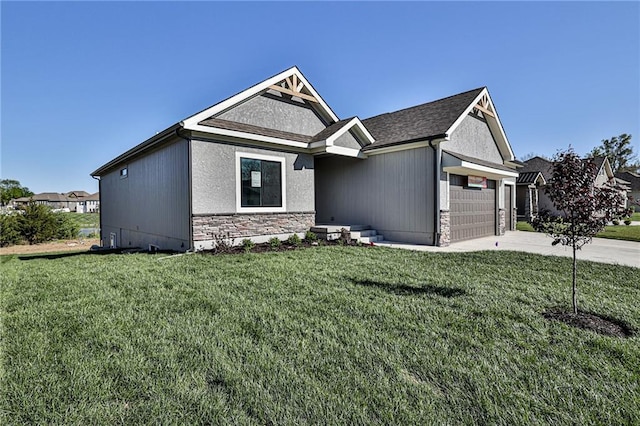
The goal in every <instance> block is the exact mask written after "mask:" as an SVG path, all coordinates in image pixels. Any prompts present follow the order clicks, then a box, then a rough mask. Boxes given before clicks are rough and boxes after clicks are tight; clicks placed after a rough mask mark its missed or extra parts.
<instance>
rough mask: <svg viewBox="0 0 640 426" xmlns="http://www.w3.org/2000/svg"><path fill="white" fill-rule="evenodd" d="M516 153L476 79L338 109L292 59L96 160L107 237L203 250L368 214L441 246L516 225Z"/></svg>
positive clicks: (410, 238) (380, 226)
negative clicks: (422, 98) (364, 111)
mask: <svg viewBox="0 0 640 426" xmlns="http://www.w3.org/2000/svg"><path fill="white" fill-rule="evenodd" d="M516 167H517V163H516V162H515V158H514V155H513V152H512V150H511V146H510V144H509V142H508V140H507V137H506V135H505V132H504V130H503V127H502V124H501V123H500V120H499V118H498V114H497V112H496V110H495V107H494V105H493V101H492V100H491V97H490V96H489V92H488V90H487V88H485V87H482V88H478V89H475V90H471V91H468V92H464V93H460V94H458V95H455V96H451V97H448V98H445V99H440V100H437V101H434V102H429V103H426V104H423V105H418V106H415V107H411V108H407V109H403V110H400V111H396V112H391V113H388V114H382V115H379V116H376V117H371V118H369V119H367V120H362V121H361V120H360V119H359V118H358V117H350V118H345V119H340V118H339V117H338V116H337V115H336V114H335V113H334V112H333V110H332V109H331V108H330V107H329V105H328V104H327V103H326V102H325V101H324V100H323V98H322V97H321V96H320V95H319V93H318V92H317V91H316V90H315V88H314V87H313V86H312V85H311V84H310V83H309V81H308V80H307V79H306V78H305V76H304V75H303V74H302V73H301V72H300V71H299V70H298V68H296V67H292V68H290V69H288V70H286V71H283V72H281V73H279V74H277V75H275V76H273V77H270V78H268V79H267V80H264V81H262V82H261V83H258V84H256V85H254V86H252V87H250V88H249V89H246V90H244V91H242V92H240V93H238V94H236V95H234V96H232V97H230V98H228V99H226V100H224V101H222V102H219V103H217V104H215V105H213V106H211V107H209V108H207V109H205V110H203V111H201V112H199V113H197V114H194V115H192V116H190V117H188V118H186V119H184V120H183V121H180V122H178V123H176V124H174V125H172V126H170V127H168V128H167V129H165V130H164V131H162V132H160V133H158V134H156V135H154V136H153V137H151V138H149V139H147V140H146V141H144V142H142V143H140V144H139V145H137V146H135V147H133V148H131V149H130V150H128V151H126V152H124V153H123V154H121V155H119V156H118V157H116V158H115V159H113V160H111V161H109V162H108V163H106V164H104V165H103V166H101V167H99V168H98V169H96V170H95V171H94V172H93V173H91V175H92V176H94V177H96V178H98V179H99V185H100V200H101V205H102V207H101V209H100V214H101V232H102V235H101V237H102V241H103V244H104V245H109V246H112V247H130V246H131V247H134V246H137V247H147V246H148V245H153V246H157V247H160V248H162V249H174V250H201V249H206V248H210V247H212V246H213V245H215V243H216V241H219V240H220V238H229V239H232V240H234V242H235V243H239V242H240V241H241V240H242V239H244V238H251V239H252V240H253V241H255V242H259V241H266V240H267V239H268V238H270V237H272V236H277V237H279V238H286V237H288V236H289V235H291V234H292V233H299V234H302V233H304V232H305V231H307V230H309V229H310V228H311V227H312V226H314V225H318V224H326V225H334V226H349V225H366V226H370V227H373V228H374V229H375V230H376V231H377V232H379V233H381V234H383V235H384V238H385V239H387V240H392V241H403V242H408V243H417V244H428V245H448V244H449V243H450V242H452V241H460V240H463V239H468V238H476V237H480V236H485V235H501V234H503V233H504V232H505V230H508V229H513V228H514V224H515V192H516V191H515V184H516V178H517V176H518V172H517V171H516Z"/></svg>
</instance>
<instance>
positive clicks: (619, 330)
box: [543, 308, 634, 338]
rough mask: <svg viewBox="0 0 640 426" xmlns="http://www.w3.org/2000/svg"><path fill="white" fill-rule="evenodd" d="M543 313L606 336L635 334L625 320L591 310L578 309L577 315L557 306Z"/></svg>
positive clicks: (547, 317)
mask: <svg viewBox="0 0 640 426" xmlns="http://www.w3.org/2000/svg"><path fill="white" fill-rule="evenodd" d="M543 315H544V317H545V318H546V319H548V320H553V321H560V322H563V323H565V324H567V325H570V326H572V327H576V328H581V329H583V330H591V331H594V332H596V333H599V334H603V335H605V336H611V337H621V338H626V337H631V336H633V334H634V331H633V330H632V329H631V327H629V326H628V325H627V324H625V323H624V322H623V321H620V320H616V319H614V318H607V317H604V316H601V315H596V314H591V313H589V312H580V311H578V314H577V315H576V314H574V313H573V312H572V311H569V312H567V311H566V310H563V309H561V308H557V309H553V310H551V311H549V312H545V313H544V314H543Z"/></svg>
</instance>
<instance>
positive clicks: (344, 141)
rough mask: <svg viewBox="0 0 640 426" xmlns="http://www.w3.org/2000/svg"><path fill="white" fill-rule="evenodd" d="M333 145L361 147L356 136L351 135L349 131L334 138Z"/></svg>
mask: <svg viewBox="0 0 640 426" xmlns="http://www.w3.org/2000/svg"><path fill="white" fill-rule="evenodd" d="M334 145H336V146H342V147H345V148H353V149H360V148H362V147H361V146H360V144H359V143H358V141H357V140H356V138H355V137H353V135H352V134H351V132H346V133H345V134H343V135H341V136H340V137H339V138H338V139H336V141H335V142H334Z"/></svg>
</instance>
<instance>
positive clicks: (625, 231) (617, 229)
mask: <svg viewBox="0 0 640 426" xmlns="http://www.w3.org/2000/svg"><path fill="white" fill-rule="evenodd" d="M597 237H598V238H610V239H615V240H626V241H639V242H640V226H627V225H612V226H606V227H605V228H604V231H602V232H600V233H599V234H598V235H597Z"/></svg>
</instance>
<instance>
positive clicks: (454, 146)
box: [442, 115, 503, 164]
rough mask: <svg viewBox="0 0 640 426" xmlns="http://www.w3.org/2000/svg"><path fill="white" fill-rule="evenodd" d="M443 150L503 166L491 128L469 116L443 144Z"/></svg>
mask: <svg viewBox="0 0 640 426" xmlns="http://www.w3.org/2000/svg"><path fill="white" fill-rule="evenodd" d="M442 149H444V150H447V151H451V152H457V153H459V154H464V155H468V156H469V157H474V158H479V159H481V160H485V161H491V162H493V163H497V164H502V163H503V159H502V155H501V154H500V151H499V150H498V146H497V145H496V142H495V140H494V139H493V136H492V135H491V131H490V130H489V126H487V123H485V122H484V121H483V120H481V119H479V118H476V117H473V116H471V115H468V116H467V117H465V118H464V120H462V122H461V123H460V125H459V126H458V127H457V128H456V129H455V130H454V131H453V134H451V135H450V138H449V140H448V141H446V142H443V143H442Z"/></svg>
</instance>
